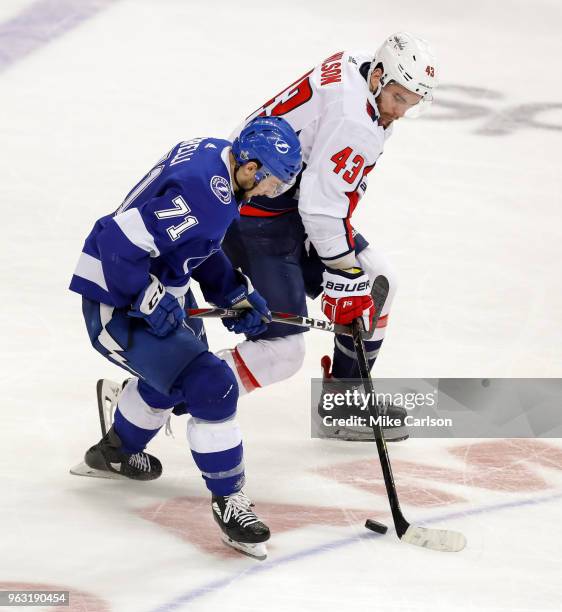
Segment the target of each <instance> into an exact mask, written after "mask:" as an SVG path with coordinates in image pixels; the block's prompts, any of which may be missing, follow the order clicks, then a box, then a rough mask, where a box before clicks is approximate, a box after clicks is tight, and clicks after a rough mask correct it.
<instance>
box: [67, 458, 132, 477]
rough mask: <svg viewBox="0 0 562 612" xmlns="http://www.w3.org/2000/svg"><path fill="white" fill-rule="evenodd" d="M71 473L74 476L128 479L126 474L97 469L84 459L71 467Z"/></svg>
mask: <svg viewBox="0 0 562 612" xmlns="http://www.w3.org/2000/svg"><path fill="white" fill-rule="evenodd" d="M70 473H71V474H73V475H74V476H89V477H90V478H105V479H108V480H128V478H127V477H126V476H123V475H122V474H116V473H115V472H108V471H107V470H96V469H95V468H91V467H90V466H89V465H86V464H85V463H84V461H82V463H79V464H78V465H75V466H74V467H71V468H70Z"/></svg>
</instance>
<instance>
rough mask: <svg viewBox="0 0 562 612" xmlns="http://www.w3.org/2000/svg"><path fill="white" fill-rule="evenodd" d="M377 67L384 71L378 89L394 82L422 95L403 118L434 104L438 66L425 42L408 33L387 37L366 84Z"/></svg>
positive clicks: (378, 52)
mask: <svg viewBox="0 0 562 612" xmlns="http://www.w3.org/2000/svg"><path fill="white" fill-rule="evenodd" d="M380 64H382V71H383V74H382V76H381V80H380V85H381V87H384V86H385V85H388V83H390V82H391V81H394V82H396V83H398V84H399V85H402V86H403V87H405V88H406V89H407V90H409V91H411V92H413V93H416V94H418V95H420V96H422V99H421V100H420V102H419V103H418V104H416V106H415V107H414V108H412V109H410V111H408V112H407V113H406V115H408V116H418V115H420V114H421V113H422V112H424V111H425V110H427V108H428V107H429V106H430V105H431V103H432V102H433V92H434V89H435V88H436V87H437V67H436V66H435V55H434V54H433V51H432V50H431V47H430V46H429V43H428V42H427V41H426V40H424V39H423V38H419V37H418V36H414V35H413V34H410V33H409V32H397V33H396V34H392V36H389V37H388V38H387V39H386V40H385V41H384V43H383V44H382V45H381V46H380V47H379V48H378V49H377V52H376V54H375V57H374V59H373V61H372V63H371V67H370V69H369V75H368V82H370V80H371V74H372V73H373V70H374V69H375V68H376V67H377V66H379V65H380ZM377 94H378V92H377ZM377 94H376V95H377Z"/></svg>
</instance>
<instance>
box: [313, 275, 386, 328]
mask: <svg viewBox="0 0 562 612" xmlns="http://www.w3.org/2000/svg"><path fill="white" fill-rule="evenodd" d="M323 280H324V282H323V285H324V294H323V295H322V310H323V312H324V314H325V315H326V316H327V317H328V318H329V319H330V321H332V322H333V323H339V324H341V325H350V324H351V322H352V321H353V320H355V319H357V318H358V317H361V318H362V320H363V326H364V328H365V330H369V329H370V328H371V324H372V322H373V317H374V315H375V305H374V303H373V298H372V297H371V283H370V281H369V277H368V276H367V275H366V274H365V272H363V270H361V268H348V269H347V270H334V269H332V268H326V270H325V271H324V274H323Z"/></svg>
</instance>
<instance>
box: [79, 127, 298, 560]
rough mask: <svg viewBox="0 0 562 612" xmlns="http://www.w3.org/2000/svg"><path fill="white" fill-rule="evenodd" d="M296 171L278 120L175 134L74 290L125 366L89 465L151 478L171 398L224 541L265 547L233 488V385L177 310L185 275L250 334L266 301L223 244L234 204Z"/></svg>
mask: <svg viewBox="0 0 562 612" xmlns="http://www.w3.org/2000/svg"><path fill="white" fill-rule="evenodd" d="M300 169H301V149H300V144H299V140H298V137H297V135H296V133H295V132H294V130H293V129H292V128H291V127H290V126H289V124H288V123H287V122H286V121H284V120H283V119H281V118H277V117H274V118H258V119H256V120H254V121H252V122H251V123H250V124H249V125H248V126H247V127H246V128H245V129H244V130H243V131H242V132H241V134H240V136H239V137H238V138H236V139H235V140H234V142H233V143H232V144H231V143H230V142H229V141H226V140H219V139H215V138H196V139H194V140H190V141H187V142H181V143H179V144H178V145H176V146H175V147H174V148H173V149H172V150H171V151H170V152H169V153H168V154H167V155H166V156H165V157H164V158H162V159H161V160H160V161H159V162H158V163H157V164H156V166H154V168H152V170H150V172H149V173H148V174H147V175H146V176H145V177H144V178H143V179H142V180H141V181H140V182H139V183H138V184H137V185H136V186H135V187H134V188H133V190H132V191H131V192H130V193H129V194H128V196H127V198H126V199H125V201H124V202H123V204H122V205H121V206H120V207H119V208H118V209H117V211H116V212H114V213H112V214H110V215H107V216H105V217H102V218H101V219H99V220H98V221H97V222H96V224H95V226H94V228H93V230H92V231H91V232H90V234H89V236H88V237H87V239H86V242H85V244H84V248H83V251H82V253H81V255H80V258H79V261H78V265H77V267H76V270H75V272H74V276H73V277H72V281H71V284H70V289H71V290H73V291H76V292H77V293H79V294H81V295H82V304H83V305H82V309H83V314H84V319H85V322H86V326H87V330H88V334H89V336H90V340H91V342H92V345H93V346H94V348H95V349H96V350H97V351H99V352H100V353H101V354H102V355H104V356H105V357H107V358H108V359H109V360H110V361H112V362H113V363H116V364H117V365H119V366H121V367H122V368H124V369H125V370H127V371H128V372H129V373H131V374H132V375H133V378H132V379H131V380H130V381H129V382H128V384H127V385H126V386H125V388H124V389H123V392H122V393H121V395H120V397H119V401H118V406H117V410H116V412H115V417H114V423H113V425H112V426H111V428H110V429H109V431H108V432H107V434H106V435H105V436H104V437H103V438H102V439H101V441H100V442H98V443H97V444H95V445H94V446H92V447H91V448H90V449H89V450H88V451H87V452H86V455H85V459H84V461H85V463H86V465H87V466H88V469H89V473H88V474H89V475H101V476H106V477H108V476H109V477H111V476H121V477H123V476H125V477H127V478H131V479H135V480H151V479H154V478H158V476H160V474H161V472H162V465H161V463H160V461H159V460H158V459H157V458H156V457H154V456H152V455H150V454H149V453H147V452H145V448H146V446H147V444H148V443H149V442H150V440H151V439H152V438H153V437H154V436H155V435H156V434H157V432H158V431H159V429H160V428H161V427H162V426H163V425H164V423H165V422H166V420H167V418H168V416H169V414H170V412H171V411H172V410H173V408H174V406H176V405H178V404H183V405H184V406H185V408H186V410H187V412H189V413H190V418H189V420H188V424H187V439H188V442H189V446H190V449H191V452H192V455H193V458H194V460H195V463H196V464H197V466H198V468H199V469H200V470H201V473H202V476H203V479H204V480H205V483H206V485H207V487H208V489H209V490H210V491H211V493H212V509H213V516H214V518H215V520H216V522H217V523H218V524H219V525H220V527H221V530H222V537H223V538H224V539H225V541H226V542H227V543H228V544H230V545H231V546H234V547H235V548H237V549H239V550H242V551H243V552H246V553H248V554H251V555H253V556H257V557H262V556H264V554H265V545H264V542H265V541H266V540H267V539H268V538H269V535H270V534H269V529H268V528H267V526H266V525H265V524H264V523H263V522H261V521H260V520H259V519H258V517H257V516H256V515H255V513H254V512H253V511H252V509H251V502H250V500H249V498H248V497H247V496H246V495H245V494H244V493H243V492H242V486H243V484H244V463H243V452H242V438H241V433H240V429H239V427H238V425H237V423H236V420H235V414H236V404H237V400H238V384H237V382H236V378H235V376H234V374H233V372H232V370H231V369H230V368H229V367H228V365H227V364H226V363H225V362H224V361H222V360H221V359H219V358H218V357H217V356H215V355H214V354H213V353H211V352H209V350H208V347H207V344H206V341H205V340H204V335H203V333H202V324H201V322H200V321H196V322H192V321H190V320H189V319H186V318H185V310H184V306H185V302H186V300H187V302H188V303H190V305H194V303H193V301H192V297H191V295H190V293H189V285H190V283H191V281H192V279H193V280H195V281H197V282H198V283H199V285H200V288H201V290H202V293H203V295H204V297H205V299H206V300H207V301H208V302H211V303H213V304H215V305H217V306H220V307H227V308H244V309H246V310H245V314H244V315H243V316H242V317H240V318H231V319H224V323H225V325H226V326H227V327H228V329H230V330H232V331H234V332H237V333H245V334H246V335H247V336H249V337H251V336H253V335H255V334H259V333H261V332H263V331H264V330H265V328H266V323H267V322H268V321H270V320H271V315H270V312H269V309H268V307H267V304H266V302H265V300H264V299H263V298H262V297H261V295H260V294H259V293H258V292H257V291H255V290H254V289H253V287H252V285H251V283H250V282H249V280H248V278H247V277H245V276H244V275H243V274H242V273H241V272H238V271H237V270H235V269H234V268H233V266H232V264H231V263H230V261H229V260H228V259H227V257H226V256H225V255H224V253H223V251H222V250H221V243H222V240H223V238H224V236H225V233H226V231H227V228H228V226H229V225H230V223H231V222H232V221H233V220H234V219H236V218H237V217H238V215H239V204H240V202H241V201H242V199H243V198H245V197H249V196H251V195H252V194H263V195H274V194H275V193H276V192H277V191H278V190H283V189H284V188H285V186H286V185H287V184H290V183H291V182H292V181H294V179H295V177H296V175H297V174H298V173H299V172H300Z"/></svg>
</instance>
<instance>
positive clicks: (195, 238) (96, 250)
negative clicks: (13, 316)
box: [70, 138, 239, 307]
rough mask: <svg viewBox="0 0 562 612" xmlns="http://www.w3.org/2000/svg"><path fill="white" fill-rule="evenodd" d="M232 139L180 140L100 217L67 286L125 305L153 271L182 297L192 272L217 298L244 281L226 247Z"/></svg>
mask: <svg viewBox="0 0 562 612" xmlns="http://www.w3.org/2000/svg"><path fill="white" fill-rule="evenodd" d="M230 146H231V143H230V142H228V141H227V140H219V139H216V138H195V139H193V140H189V141H186V142H180V143H179V144H177V145H176V146H175V147H174V148H173V149H172V150H171V151H170V152H169V153H168V154H167V155H166V156H165V157H164V158H162V159H161V160H160V161H159V162H158V163H157V164H156V165H155V166H154V168H152V170H150V172H149V173H148V174H147V175H146V176H145V177H144V178H143V179H142V180H141V181H140V182H139V183H138V184H137V185H136V186H135V187H134V188H133V189H132V190H131V192H130V193H129V194H128V195H127V197H126V199H125V201H124V202H123V204H122V205H121V206H120V207H119V208H118V209H117V210H116V211H115V212H114V213H112V214H110V215H106V216H105V217H102V218H101V219H99V220H98V221H97V222H96V224H95V225H94V228H93V229H92V231H91V232H90V234H89V236H88V237H87V238H86V242H85V244H84V248H83V250H82V253H81V255H80V258H79V260H78V265H77V266H76V270H75V271H74V276H73V277H72V281H71V283H70V289H71V290H72V291H76V292H77V293H80V294H82V295H83V296H84V297H86V298H88V299H90V300H94V301H96V302H103V303H105V304H109V305H111V306H116V307H125V306H128V305H130V304H131V303H132V302H133V301H134V300H135V298H136V297H137V295H138V294H139V293H140V292H141V291H142V290H143V289H144V288H145V287H146V286H147V285H148V283H149V282H150V276H149V274H153V275H155V276H156V277H158V278H159V279H160V281H161V282H162V284H163V285H164V286H165V287H166V289H167V291H169V292H170V293H172V294H173V295H174V296H176V297H178V298H179V297H182V296H184V295H185V294H186V293H187V291H188V288H189V283H190V280H191V278H192V276H193V277H194V278H195V279H196V280H197V281H198V282H199V283H200V284H201V288H202V289H203V294H204V295H205V297H206V298H207V299H208V300H209V301H214V302H215V303H217V300H216V299H213V297H215V298H216V296H220V295H221V294H222V295H224V292H227V291H228V290H230V289H232V287H233V286H235V285H237V284H239V281H238V282H237V280H236V276H235V273H234V271H233V269H232V265H231V264H230V261H229V260H228V259H227V258H226V256H225V255H224V253H223V252H222V250H221V243H222V241H223V238H224V235H225V233H226V230H227V229H228V226H229V225H230V224H231V222H232V221H233V220H234V219H235V218H237V217H238V214H239V211H238V203H237V201H236V199H235V197H234V190H233V184H232V177H231V176H230V164H229V151H230ZM196 268H198V270H197V271H196V272H195V269H196ZM206 288H207V289H208V290H207V291H205V289H206Z"/></svg>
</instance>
